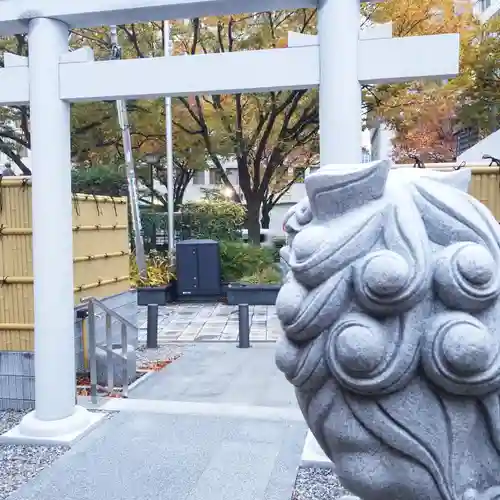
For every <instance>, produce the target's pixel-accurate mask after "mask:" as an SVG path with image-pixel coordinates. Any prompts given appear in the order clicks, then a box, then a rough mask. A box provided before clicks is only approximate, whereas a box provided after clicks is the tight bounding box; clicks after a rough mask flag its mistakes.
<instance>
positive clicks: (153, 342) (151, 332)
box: [146, 304, 158, 349]
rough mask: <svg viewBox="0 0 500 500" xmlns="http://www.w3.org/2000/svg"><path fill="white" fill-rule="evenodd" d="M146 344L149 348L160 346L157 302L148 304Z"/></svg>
mask: <svg viewBox="0 0 500 500" xmlns="http://www.w3.org/2000/svg"><path fill="white" fill-rule="evenodd" d="M146 346H147V348H148V349H156V348H157V347H158V306H157V305H155V304H150V305H148V333H147V340H146Z"/></svg>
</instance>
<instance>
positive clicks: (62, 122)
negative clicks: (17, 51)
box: [0, 0, 459, 443]
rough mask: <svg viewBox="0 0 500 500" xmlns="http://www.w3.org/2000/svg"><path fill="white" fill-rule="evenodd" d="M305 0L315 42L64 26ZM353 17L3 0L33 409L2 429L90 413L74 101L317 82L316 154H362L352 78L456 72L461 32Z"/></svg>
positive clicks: (182, 1)
mask: <svg viewBox="0 0 500 500" xmlns="http://www.w3.org/2000/svg"><path fill="white" fill-rule="evenodd" d="M301 7H317V8H318V31H319V35H318V43H317V44H316V43H314V44H312V45H311V43H309V44H304V45H305V46H301V47H289V48H285V49H275V50H261V51H246V52H235V53H230V54H208V55H194V56H185V57H168V58H151V59H141V60H125V61H109V62H108V61H104V62H102V61H101V62H95V61H94V60H93V55H92V52H91V51H90V50H89V49H80V50H78V51H75V52H72V53H70V52H69V51H68V32H69V29H72V28H81V27H90V26H101V25H112V24H123V23H131V22H146V21H158V20H167V19H180V18H193V17H200V16H209V15H210V16H216V15H223V14H231V13H234V14H236V13H245V12H249V11H250V12H258V11H268V10H273V9H274V10H277V9H295V8H301ZM359 25H360V4H359V0H319V1H317V0H84V1H83V0H80V1H73V2H70V1H67V2H62V1H61V0H0V36H7V35H13V34H17V33H25V32H28V43H29V61H28V60H27V59H24V58H20V57H17V56H12V55H11V56H7V57H6V58H5V68H4V69H1V70H0V105H2V104H4V105H6V104H27V103H29V105H30V108H31V152H32V168H33V187H32V206H33V268H34V276H35V282H34V293H35V375H36V380H35V384H36V411H35V412H34V413H30V414H28V415H27V416H26V417H25V418H24V420H23V421H22V422H21V424H20V426H18V428H16V429H14V430H13V431H12V432H11V433H10V434H9V436H7V438H5V439H12V440H18V441H24V442H26V441H30V442H50V443H70V442H71V441H73V440H74V439H76V438H78V437H79V436H81V435H82V434H83V433H85V432H86V431H88V430H89V429H90V428H91V427H92V425H94V423H95V419H93V418H92V417H91V416H90V414H89V413H88V412H86V411H85V410H84V409H82V408H80V407H76V406H75V379H74V374H75V365H74V344H73V342H74V339H73V328H74V316H73V277H72V274H73V273H72V264H73V256H72V245H71V242H72V230H71V227H72V221H71V175H70V165H71V158H70V156H71V155H70V152H71V148H70V103H71V102H76V101H88V100H102V99H113V100H114V99H131V98H146V97H156V96H177V95H187V94H210V93H212V94H214V93H231V92H234V93H236V92H249V91H251V92H259V91H266V90H278V89H295V88H310V87H316V86H319V94H320V127H321V138H320V147H321V164H322V165H327V164H335V163H360V160H361V158H360V155H361V87H360V85H361V84H364V83H379V82H396V81H404V80H413V79H422V78H449V77H452V76H454V75H455V74H456V73H457V72H458V51H459V39H458V35H453V34H450V35H436V36H428V37H411V38H399V39H398V38H387V37H386V38H380V39H362V40H360V28H359ZM361 38H362V37H361ZM365 38H366V37H365ZM228 69H229V71H228ZM200 74H202V75H203V78H199V75H200ZM164 75H168V76H169V78H162V76H164ZM54 269H57V270H58V274H57V276H56V277H54ZM54 311H58V313H57V314H55V313H54ZM55 388H57V389H55Z"/></svg>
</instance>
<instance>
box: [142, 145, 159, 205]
mask: <svg viewBox="0 0 500 500" xmlns="http://www.w3.org/2000/svg"><path fill="white" fill-rule="evenodd" d="M144 160H145V162H146V163H147V164H148V165H149V185H150V186H151V187H150V191H151V208H153V205H154V203H155V195H154V169H155V167H157V168H158V164H159V163H160V155H157V154H147V155H146V156H145V157H144Z"/></svg>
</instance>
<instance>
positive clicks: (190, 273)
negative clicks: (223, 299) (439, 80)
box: [175, 240, 221, 300]
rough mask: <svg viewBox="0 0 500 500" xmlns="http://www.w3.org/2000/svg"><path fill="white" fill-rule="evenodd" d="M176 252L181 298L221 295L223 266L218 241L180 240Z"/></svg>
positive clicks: (178, 288) (178, 287)
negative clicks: (221, 265)
mask: <svg viewBox="0 0 500 500" xmlns="http://www.w3.org/2000/svg"><path fill="white" fill-rule="evenodd" d="M175 254H176V270H177V294H178V297H179V299H180V300H182V299H189V298H190V297H193V298H195V297H219V296H220V294H221V268H220V254H219V243H218V242H217V241H213V240H184V241H179V242H178V243H177V245H176V248H175Z"/></svg>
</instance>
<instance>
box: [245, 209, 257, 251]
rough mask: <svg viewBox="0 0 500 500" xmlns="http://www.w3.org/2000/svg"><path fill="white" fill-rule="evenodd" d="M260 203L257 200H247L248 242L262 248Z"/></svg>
mask: <svg viewBox="0 0 500 500" xmlns="http://www.w3.org/2000/svg"><path fill="white" fill-rule="evenodd" d="M259 219H260V203H259V202H258V201H257V200H247V224H246V226H247V229H248V242H249V243H250V244H251V245H255V246H260V220H259Z"/></svg>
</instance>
